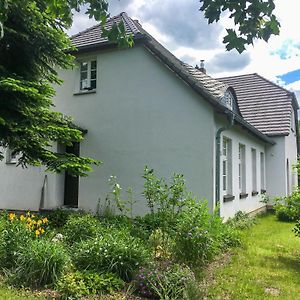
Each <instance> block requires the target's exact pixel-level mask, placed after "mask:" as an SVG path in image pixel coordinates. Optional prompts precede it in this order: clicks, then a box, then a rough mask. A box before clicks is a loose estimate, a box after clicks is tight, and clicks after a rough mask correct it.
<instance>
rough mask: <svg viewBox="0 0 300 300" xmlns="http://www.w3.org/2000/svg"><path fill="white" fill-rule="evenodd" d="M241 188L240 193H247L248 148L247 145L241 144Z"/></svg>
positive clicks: (239, 161)
mask: <svg viewBox="0 0 300 300" xmlns="http://www.w3.org/2000/svg"><path fill="white" fill-rule="evenodd" d="M238 163H239V190H240V194H245V193H246V150H245V145H242V144H239V157H238Z"/></svg>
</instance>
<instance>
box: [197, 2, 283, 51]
mask: <svg viewBox="0 0 300 300" xmlns="http://www.w3.org/2000/svg"><path fill="white" fill-rule="evenodd" d="M200 3H202V6H201V7H200V10H202V11H204V15H205V17H206V18H207V20H208V23H213V22H218V21H219V20H220V17H221V14H222V13H227V14H228V13H229V15H228V17H229V18H230V19H232V20H233V22H234V25H235V26H234V29H232V28H227V29H226V31H227V35H226V36H225V37H224V39H223V43H224V44H226V49H227V50H231V49H236V50H237V51H238V52H239V53H242V52H243V51H244V50H245V49H246V48H245V46H246V45H249V44H253V41H254V40H255V39H263V40H265V41H266V42H267V41H268V40H269V38H270V36H271V35H278V34H279V29H280V23H279V22H278V20H277V18H276V16H275V15H274V13H273V12H274V9H275V4H274V0H239V1H235V0H214V1H211V0H200Z"/></svg>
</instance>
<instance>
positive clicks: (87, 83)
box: [80, 60, 97, 91]
mask: <svg viewBox="0 0 300 300" xmlns="http://www.w3.org/2000/svg"><path fill="white" fill-rule="evenodd" d="M96 86H97V61H96V60H90V61H82V62H80V91H84V90H88V91H89V90H95V89H96Z"/></svg>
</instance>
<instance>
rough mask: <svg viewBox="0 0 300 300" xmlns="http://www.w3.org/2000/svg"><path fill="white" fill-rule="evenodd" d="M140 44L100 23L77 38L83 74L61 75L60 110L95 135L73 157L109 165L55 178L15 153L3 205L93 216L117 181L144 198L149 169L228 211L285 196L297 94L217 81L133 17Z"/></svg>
mask: <svg viewBox="0 0 300 300" xmlns="http://www.w3.org/2000/svg"><path fill="white" fill-rule="evenodd" d="M120 20H123V22H124V24H125V26H126V30H127V32H128V34H130V33H131V34H132V35H133V38H134V41H135V44H134V47H133V48H130V49H119V48H117V47H116V46H115V45H114V44H112V43H110V42H109V41H107V40H106V39H105V38H101V37H100V26H98V25H97V26H94V27H92V28H89V29H87V30H85V31H83V32H80V33H79V34H77V35H75V36H73V37H72V41H73V43H74V45H75V46H76V47H77V49H78V51H77V52H76V53H74V55H75V56H76V61H75V62H76V68H74V69H73V70H67V71H66V70H62V71H60V76H61V78H62V79H63V80H64V84H63V85H62V86H58V87H57V88H56V89H57V95H56V97H55V100H54V102H55V105H56V109H57V110H58V111H61V112H63V113H65V114H67V115H70V116H72V117H73V118H74V122H75V124H76V125H78V126H80V127H82V128H84V129H86V130H87V133H86V134H85V139H84V140H83V142H82V143H80V145H78V144H76V145H74V147H71V148H70V147H68V148H67V149H66V148H65V147H64V146H62V145H57V146H55V147H57V151H69V152H72V153H77V154H82V155H84V156H89V157H93V158H95V159H99V160H101V161H103V165H101V166H99V167H95V169H94V172H92V173H91V174H90V175H89V177H87V178H80V179H78V178H74V177H70V176H68V174H67V173H66V174H60V175H57V174H48V175H47V176H45V175H46V173H45V172H44V170H43V168H36V167H35V168H33V167H30V168H28V169H21V168H20V167H17V168H16V167H15V163H14V162H15V160H14V157H11V156H10V153H9V150H7V160H6V161H2V162H1V165H0V178H1V186H0V208H6V209H18V210H23V209H31V210H39V209H40V208H55V207H58V206H63V205H67V206H76V207H79V208H83V209H86V210H91V211H95V210H96V207H97V204H98V199H99V198H100V199H102V200H104V199H105V197H106V195H107V193H108V183H107V179H108V178H109V176H110V175H116V176H117V177H118V181H119V182H120V184H121V186H123V187H129V186H130V187H132V188H133V190H134V196H135V198H136V199H137V200H139V201H138V202H137V203H136V204H135V208H134V212H135V213H136V214H143V213H145V212H146V204H145V200H144V199H143V197H142V195H141V193H142V189H143V179H142V178H141V174H142V171H143V168H144V166H145V165H148V166H149V167H151V168H153V169H155V170H156V171H157V173H158V174H159V176H165V177H169V176H170V175H171V174H172V173H174V172H176V173H182V174H184V175H185V178H186V181H187V186H188V188H189V190H191V191H192V192H193V193H194V194H195V195H197V196H198V197H199V198H207V199H208V201H209V205H210V207H211V209H213V208H214V207H215V205H216V203H218V202H220V207H221V215H222V216H224V217H225V218H227V217H230V216H233V215H234V214H235V212H237V211H238V210H243V211H246V212H251V211H255V210H258V209H260V208H262V207H263V206H264V204H263V203H261V202H260V200H261V197H262V194H264V193H266V195H270V196H284V195H286V194H288V193H290V192H291V191H292V189H293V187H294V186H296V185H297V174H296V173H295V172H294V170H293V168H292V166H293V164H294V163H295V161H296V159H297V130H298V129H297V126H296V124H297V109H298V104H297V100H296V98H295V95H294V94H293V93H291V92H289V91H287V90H284V89H283V88H281V87H279V86H277V85H275V84H273V83H271V82H269V81H267V80H266V79H264V78H262V77H260V76H259V75H257V74H250V75H243V76H237V77H229V78H221V79H218V80H216V79H213V78H211V77H210V76H208V75H206V74H205V72H203V71H204V70H202V71H201V70H200V69H199V68H198V69H196V68H194V67H192V66H189V65H187V64H185V63H183V62H182V61H180V60H179V59H177V58H176V57H175V56H173V55H172V54H171V53H170V52H169V51H168V50H167V49H165V48H164V47H163V46H162V45H161V44H159V43H158V42H157V41H156V40H155V39H154V38H153V37H151V36H150V35H149V34H148V33H147V32H146V31H144V30H143V28H142V27H141V25H140V24H139V23H138V22H137V21H133V20H132V19H130V18H129V17H128V16H127V15H126V13H121V14H120V15H118V16H116V17H114V18H112V19H110V20H109V21H108V23H109V24H108V25H111V24H112V23H113V22H119V21H120Z"/></svg>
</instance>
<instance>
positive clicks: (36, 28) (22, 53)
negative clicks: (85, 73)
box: [0, 0, 132, 176]
mask: <svg viewBox="0 0 300 300" xmlns="http://www.w3.org/2000/svg"><path fill="white" fill-rule="evenodd" d="M85 4H88V5H89V7H88V9H87V11H86V14H87V15H88V16H89V17H90V18H95V19H96V20H98V21H100V22H101V24H102V25H103V26H104V25H105V23H106V19H107V17H108V16H109V15H108V12H107V9H108V4H107V2H106V1H104V0H89V1H87V0H42V1H40V0H39V1H38V0H28V1H24V0H1V1H0V147H10V148H11V149H12V151H13V153H15V154H18V158H19V164H20V165H22V166H27V165H29V164H30V165H45V166H46V168H47V169H48V170H50V171H56V172H61V171H64V170H68V172H69V173H70V174H73V175H80V176H84V175H86V174H87V172H88V171H91V165H92V164H99V161H97V160H95V159H91V158H86V157H76V156H75V155H73V154H67V153H59V151H57V149H56V148H55V147H53V146H52V145H53V142H58V143H60V144H62V145H66V146H70V145H72V143H74V142H79V141H81V140H82V138H83V135H82V132H81V131H80V130H79V129H78V128H76V127H75V126H74V124H73V122H72V120H71V118H68V117H66V116H64V115H63V114H61V113H59V112H54V111H53V103H52V98H53V96H54V95H55V91H54V89H53V85H54V84H61V81H60V79H59V78H58V76H57V71H56V70H57V69H59V68H60V69H67V68H70V67H72V66H73V60H74V57H73V56H71V55H70V54H69V53H68V52H67V51H66V50H67V49H70V50H71V49H73V48H72V45H71V42H70V39H69V38H68V36H67V35H66V33H65V30H66V29H68V28H69V27H70V26H71V25H72V21H73V12H74V11H75V10H77V11H79V9H80V7H81V6H82V5H85ZM104 33H105V34H106V35H107V36H108V37H109V39H110V41H112V42H116V43H118V44H119V45H120V46H128V45H129V46H130V45H132V37H130V36H126V33H125V28H124V24H115V25H114V26H113V28H112V30H111V31H109V30H104ZM58 101H59V99H58ZM0 149H1V148H0ZM1 159H3V153H2V152H1V151H0V160H1Z"/></svg>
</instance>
